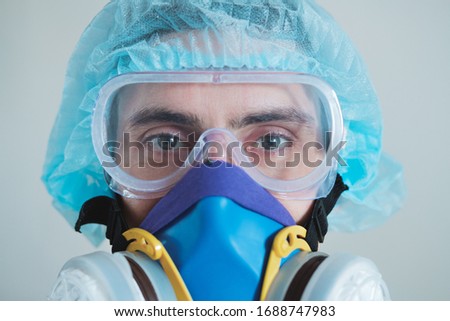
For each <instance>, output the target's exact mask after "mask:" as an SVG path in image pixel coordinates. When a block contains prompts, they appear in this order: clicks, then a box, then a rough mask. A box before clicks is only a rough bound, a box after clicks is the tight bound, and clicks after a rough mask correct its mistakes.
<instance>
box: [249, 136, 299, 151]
mask: <svg viewBox="0 0 450 321" xmlns="http://www.w3.org/2000/svg"><path fill="white" fill-rule="evenodd" d="M256 143H257V146H258V147H259V148H263V149H264V150H276V149H281V148H285V147H289V146H291V145H292V142H291V141H290V140H289V139H288V138H286V137H283V136H281V135H276V134H267V135H265V136H262V137H261V138H259V139H258V140H257V141H256Z"/></svg>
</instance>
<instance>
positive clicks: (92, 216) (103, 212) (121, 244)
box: [75, 196, 128, 252]
mask: <svg viewBox="0 0 450 321" xmlns="http://www.w3.org/2000/svg"><path fill="white" fill-rule="evenodd" d="M91 223H95V224H102V225H105V226H106V238H107V239H108V240H109V244H111V245H112V252H118V251H124V250H125V249H126V248H127V246H128V241H127V240H126V239H125V237H124V236H123V235H122V233H123V232H125V231H126V230H128V224H127V222H126V221H125V219H124V218H123V215H122V210H121V208H120V204H119V203H118V201H117V200H116V199H114V198H111V197H107V196H97V197H94V198H91V199H90V200H88V201H86V202H85V203H84V204H83V206H82V207H81V210H80V214H79V216H78V220H77V222H76V224H75V231H77V232H80V228H81V226H83V225H85V224H91Z"/></svg>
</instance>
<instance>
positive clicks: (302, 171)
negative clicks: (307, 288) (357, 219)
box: [92, 71, 344, 199]
mask: <svg viewBox="0 0 450 321" xmlns="http://www.w3.org/2000/svg"><path fill="white" fill-rule="evenodd" d="M343 136H344V129H343V121H342V115H341V111H340V107H339V102H338V100H337V97H336V94H335V93H334V91H333V90H332V88H331V87H330V86H329V85H328V84H326V83H325V82H324V81H322V80H320V79H319V78H317V77H314V76H311V75H305V74H299V73H284V72H250V71H248V72H247V71H244V72H235V71H201V72H200V71H192V72H146V73H130V74H124V75H120V76H117V77H115V78H113V79H112V80H110V81H109V82H108V83H106V84H105V85H104V86H103V87H102V88H101V90H100V92H99V96H98V100H97V104H96V107H95V110H94V115H93V123H92V137H93V143H94V148H95V152H96V154H97V157H98V158H99V160H100V162H101V164H102V166H103V168H104V170H105V171H106V173H107V177H108V180H109V185H110V188H111V189H112V190H113V191H115V192H116V193H119V194H120V195H122V196H125V197H132V198H157V197H161V196H163V195H164V194H165V193H167V192H168V191H169V190H170V189H171V187H172V186H174V185H175V184H176V183H177V182H178V181H179V180H180V179H181V178H182V177H183V175H184V174H185V173H186V172H187V171H188V170H190V169H192V168H193V167H198V166H199V165H200V164H205V163H206V164H214V162H215V161H223V162H225V163H226V164H227V166H239V167H240V168H242V169H243V170H244V171H245V172H247V174H248V175H249V176H250V177H252V178H253V179H254V180H255V181H256V182H257V183H258V184H260V185H261V186H262V187H264V188H265V189H267V190H268V191H269V192H271V193H272V194H273V195H274V196H276V197H278V198H288V199H316V198H320V197H324V196H326V195H327V194H328V193H329V191H330V190H331V188H332V186H333V184H334V180H335V177H336V170H337V165H338V160H339V157H336V156H337V155H338V154H337V151H338V149H339V146H341V145H343V144H342V142H343V139H344V137H343ZM236 183H237V184H238V183H239V182H236ZM198 184H201V182H198Z"/></svg>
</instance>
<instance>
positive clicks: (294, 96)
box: [116, 84, 321, 227]
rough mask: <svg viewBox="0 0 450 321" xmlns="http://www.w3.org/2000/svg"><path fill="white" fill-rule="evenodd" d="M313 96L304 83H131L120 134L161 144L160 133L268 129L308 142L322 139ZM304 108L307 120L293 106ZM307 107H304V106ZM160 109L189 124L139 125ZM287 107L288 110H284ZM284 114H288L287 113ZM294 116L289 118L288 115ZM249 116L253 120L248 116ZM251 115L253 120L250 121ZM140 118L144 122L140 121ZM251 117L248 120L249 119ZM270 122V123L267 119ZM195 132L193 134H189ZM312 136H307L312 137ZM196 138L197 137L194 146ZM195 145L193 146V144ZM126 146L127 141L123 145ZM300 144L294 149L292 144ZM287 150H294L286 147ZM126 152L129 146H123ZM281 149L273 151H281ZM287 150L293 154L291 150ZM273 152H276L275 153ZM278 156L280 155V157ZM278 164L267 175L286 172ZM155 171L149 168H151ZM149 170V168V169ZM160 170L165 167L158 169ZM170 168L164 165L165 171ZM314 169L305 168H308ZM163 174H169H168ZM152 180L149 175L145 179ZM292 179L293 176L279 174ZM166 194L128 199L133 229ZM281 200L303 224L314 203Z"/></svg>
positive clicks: (239, 133)
mask: <svg viewBox="0 0 450 321" xmlns="http://www.w3.org/2000/svg"><path fill="white" fill-rule="evenodd" d="M312 105H313V104H312V103H311V98H310V96H309V95H308V93H307V92H305V90H303V89H302V88H300V87H299V86H298V85H262V84H260V85H257V84H245V85H244V84H239V85H237V84H227V85H210V84H142V85H133V86H128V87H126V88H125V89H122V91H121V93H120V95H119V99H118V101H117V104H116V108H117V118H118V120H119V121H118V124H117V126H116V129H117V133H116V135H117V137H118V138H119V139H120V137H123V133H128V134H129V135H130V136H129V138H130V140H131V141H138V142H142V143H145V142H147V141H148V140H151V141H152V142H155V141H156V140H155V139H156V138H155V137H158V135H160V134H161V133H168V134H170V135H176V136H177V137H178V138H179V139H180V140H183V141H189V139H188V138H189V137H193V136H195V137H196V138H198V137H199V136H200V135H201V133H202V132H204V131H205V130H207V129H210V128H225V129H227V130H229V131H230V132H231V133H232V134H233V135H234V136H235V137H236V138H238V139H239V140H240V141H241V142H249V141H251V142H255V141H259V142H261V137H265V135H267V134H268V133H272V134H273V135H278V136H280V135H282V136H283V137H282V138H281V139H282V141H286V140H292V141H296V142H298V143H296V144H298V146H297V147H298V148H301V146H300V144H304V143H305V142H306V140H308V141H310V140H317V137H316V136H317V133H316V129H315V127H314V124H315V123H317V122H318V121H317V117H316V114H315V110H314V108H313V107H311V106H312ZM293 106H294V107H296V108H297V109H299V110H302V113H303V115H305V116H306V121H305V120H302V119H297V118H295V117H293V116H289V111H290V110H291V109H292V107H293ZM299 106H301V107H299ZM156 108H159V110H161V109H162V110H164V111H169V112H171V113H177V114H181V115H186V117H187V118H188V120H191V121H188V122H183V121H180V120H179V119H178V120H176V121H172V120H171V119H170V117H169V118H168V119H164V120H163V121H157V122H152V121H146V122H142V123H139V116H140V115H145V113H146V112H152V111H154V110H155V109H156ZM283 110H284V111H286V112H285V113H284V114H283V112H281V111H283ZM278 112H279V113H280V114H281V115H282V116H281V117H279V118H283V117H284V118H287V119H281V120H277V119H274V118H273V117H272V118H270V117H269V118H267V119H264V118H261V117H259V118H258V117H256V120H255V117H253V118H251V117H249V116H252V115H253V116H254V115H261V114H270V115H271V116H273V115H274V114H276V113H278ZM283 115H284V116H283ZM286 115H288V116H286ZM246 117H247V118H246ZM249 119H253V120H250V121H248V120H249ZM136 120H138V124H136ZM246 120H247V121H246ZM266 120H267V121H266ZM189 135H191V136H189ZM306 137H307V139H306ZM194 143H195V141H192V144H194ZM188 145H189V144H188ZM122 146H123V144H122ZM291 148H294V147H291ZM285 151H288V149H286V150H285ZM120 152H121V153H126V151H125V150H123V149H122V150H120ZM254 152H256V153H259V155H260V156H261V157H267V155H268V154H267V153H270V152H268V151H266V150H264V148H256V149H254ZM279 152H280V151H279V150H276V151H275V152H272V154H273V153H275V154H276V153H279ZM286 154H289V152H287V153H286ZM272 156H273V155H272ZM276 156H277V155H275V156H274V159H277V158H276ZM320 157H321V156H320V154H319V153H316V154H314V153H313V156H312V157H309V158H310V159H311V158H312V159H314V160H317V159H319V158H320ZM214 158H216V159H221V160H223V161H228V162H233V160H232V159H230V156H229V155H215V156H214ZM128 165H129V166H124V165H122V164H121V166H123V169H124V170H125V171H127V172H128V173H129V174H131V175H134V176H136V177H140V176H142V175H147V173H155V169H154V168H153V169H149V168H146V169H143V168H139V167H138V166H137V165H136V163H135V162H134V160H133V159H132V160H131V164H128ZM278 166H282V164H281V163H280V164H278V163H277V166H275V168H266V169H264V171H265V172H264V173H265V174H267V175H273V176H276V175H277V173H279V172H280V171H279V170H277V167H278ZM147 169H149V170H147ZM146 170H147V171H146ZM157 170H160V169H157ZM163 170H165V169H161V171H163ZM308 170H309V171H310V170H311V169H308V168H306V169H304V170H303V171H308ZM161 171H160V172H159V173H163V172H161ZM293 171H294V170H291V172H289V173H288V174H289V176H290V177H292V175H301V176H304V175H305V174H306V173H307V172H301V171H302V170H301V169H295V171H294V172H293ZM140 178H144V179H149V177H140ZM277 178H281V179H289V177H277ZM160 199H161V198H155V199H131V198H125V197H122V199H121V200H122V206H123V209H124V213H125V218H126V220H127V222H128V224H129V226H130V227H136V226H139V224H140V223H141V222H142V220H143V219H144V218H145V217H146V216H147V214H148V212H149V211H150V210H151V209H152V208H153V207H154V206H155V205H156V204H157V202H158V201H159V200H160ZM279 201H280V203H281V204H282V205H283V206H284V207H285V208H286V209H287V210H288V211H289V213H290V214H291V215H292V217H293V218H294V220H295V221H296V222H297V223H300V224H301V223H303V222H304V221H305V220H307V219H308V215H309V213H310V211H311V207H312V204H313V201H312V200H287V199H279Z"/></svg>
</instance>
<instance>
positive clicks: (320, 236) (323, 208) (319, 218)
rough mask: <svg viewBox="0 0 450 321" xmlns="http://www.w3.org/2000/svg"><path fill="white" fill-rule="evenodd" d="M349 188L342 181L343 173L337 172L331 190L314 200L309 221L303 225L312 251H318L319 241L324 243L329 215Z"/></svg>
mask: <svg viewBox="0 0 450 321" xmlns="http://www.w3.org/2000/svg"><path fill="white" fill-rule="evenodd" d="M346 190H348V186H347V185H345V184H344V182H343V181H342V177H341V175H339V174H337V176H336V181H335V182H334V186H333V188H332V190H331V192H330V193H329V194H328V195H327V196H326V197H323V198H318V199H316V200H315V201H314V207H313V210H312V213H311V217H310V219H309V220H308V222H307V223H306V224H305V225H303V227H304V228H306V230H307V233H306V242H308V244H309V246H310V247H311V250H312V251H317V250H318V248H319V243H323V240H324V238H325V234H327V231H328V219H327V216H328V214H330V212H331V210H332V209H333V208H334V206H335V205H336V202H337V200H338V199H339V197H340V196H341V194H342V193H343V192H344V191H346Z"/></svg>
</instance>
